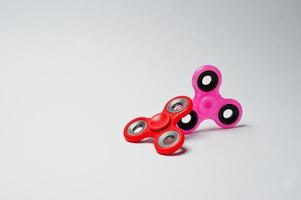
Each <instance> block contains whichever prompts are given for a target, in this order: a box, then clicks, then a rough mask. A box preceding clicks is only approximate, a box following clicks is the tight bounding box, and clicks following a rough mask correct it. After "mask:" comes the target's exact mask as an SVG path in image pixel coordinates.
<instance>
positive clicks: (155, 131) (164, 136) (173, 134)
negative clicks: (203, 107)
mask: <svg viewBox="0 0 301 200" xmlns="http://www.w3.org/2000/svg"><path fill="white" fill-rule="evenodd" d="M191 111H192V100H191V99H190V98H189V97H186V96H178V97H175V98H173V99H171V100H169V101H168V102H167V104H166V105H165V107H164V109H163V111H162V112H161V113H159V114H156V115H155V116H153V117H152V118H146V117H138V118H135V119H133V120H132V121H130V122H129V123H128V124H127V125H126V126H125V128H124V131H123V134H124V137H125V139H126V140H127V141H129V142H139V141H141V140H143V139H145V138H149V137H150V138H154V145H155V148H156V150H157V152H158V153H160V154H164V155H169V154H172V153H174V152H176V151H177V150H178V149H180V148H181V147H182V145H183V143H184V133H183V130H181V129H179V128H178V126H177V123H178V122H179V120H181V119H182V118H183V117H185V116H186V115H188V114H189V113H190V112H191Z"/></svg>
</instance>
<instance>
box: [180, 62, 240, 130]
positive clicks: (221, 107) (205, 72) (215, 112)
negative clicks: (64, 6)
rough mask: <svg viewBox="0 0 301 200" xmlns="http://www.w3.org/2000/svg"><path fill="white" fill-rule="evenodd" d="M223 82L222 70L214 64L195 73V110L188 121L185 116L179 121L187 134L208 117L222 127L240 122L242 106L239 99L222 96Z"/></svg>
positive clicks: (193, 78)
mask: <svg viewBox="0 0 301 200" xmlns="http://www.w3.org/2000/svg"><path fill="white" fill-rule="evenodd" d="M221 83H222V75H221V72H220V71H219V70H218V69H217V68H216V67H214V66H212V65H205V66H203V67H200V68H199V69H198V70H196V72H195V73H194V74H193V77H192V85H193V88H194V90H195V96H194V98H193V110H192V111H191V112H190V113H189V115H188V116H187V118H189V119H188V121H184V119H185V118H186V117H185V118H183V119H181V120H180V121H179V122H178V127H179V128H181V129H182V130H184V133H185V134H190V133H192V132H193V131H194V130H195V129H197V128H198V126H199V125H200V123H201V122H202V121H204V120H206V119H212V120H214V121H215V122H216V124H217V125H219V126H220V127H221V128H231V127H234V126H235V125H236V124H237V123H238V122H239V120H240V119H241V115H242V107H241V105H240V104H239V102H238V101H236V100H234V99H226V98H223V97H222V96H221V94H220V93H219V88H220V85H221ZM187 118H186V119H187Z"/></svg>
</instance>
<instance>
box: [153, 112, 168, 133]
mask: <svg viewBox="0 0 301 200" xmlns="http://www.w3.org/2000/svg"><path fill="white" fill-rule="evenodd" d="M169 122H170V118H169V116H168V115H166V114H164V113H159V114H157V115H155V116H153V117H152V119H151V120H150V121H149V126H150V128H151V129H152V130H154V131H158V130H161V129H164V128H166V127H167V126H168V124H169Z"/></svg>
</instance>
